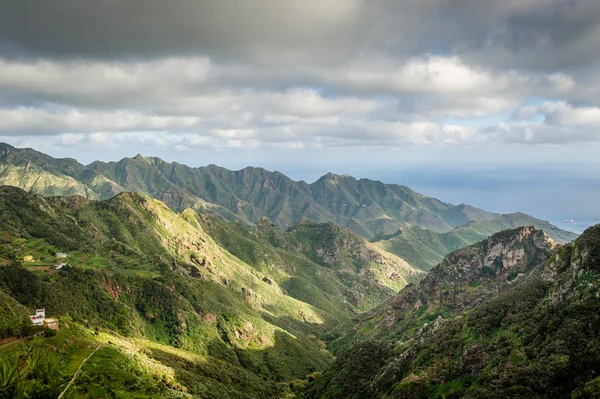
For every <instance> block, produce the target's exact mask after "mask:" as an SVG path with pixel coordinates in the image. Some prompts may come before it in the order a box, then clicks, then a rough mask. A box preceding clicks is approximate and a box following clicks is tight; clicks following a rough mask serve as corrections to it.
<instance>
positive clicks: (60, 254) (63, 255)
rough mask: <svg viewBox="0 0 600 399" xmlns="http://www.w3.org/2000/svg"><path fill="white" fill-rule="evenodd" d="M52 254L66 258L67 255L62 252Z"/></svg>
mask: <svg viewBox="0 0 600 399" xmlns="http://www.w3.org/2000/svg"><path fill="white" fill-rule="evenodd" d="M54 256H55V257H57V258H66V257H67V256H68V255H67V254H65V253H62V252H57V253H56V255H54Z"/></svg>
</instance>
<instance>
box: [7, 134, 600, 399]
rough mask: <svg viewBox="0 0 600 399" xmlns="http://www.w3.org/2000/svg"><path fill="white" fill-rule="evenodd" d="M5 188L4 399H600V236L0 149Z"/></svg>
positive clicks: (372, 193) (391, 197) (216, 175)
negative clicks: (53, 325)
mask: <svg viewBox="0 0 600 399" xmlns="http://www.w3.org/2000/svg"><path fill="white" fill-rule="evenodd" d="M0 182H1V183H2V185H3V186H4V187H0V399H4V398H37V397H49V398H55V397H58V396H59V395H60V394H61V392H63V391H65V389H66V392H67V395H65V396H64V397H88V398H103V397H123V398H155V397H171V398H214V399H217V398H231V399H234V398H236V399H238V398H239V399H258V398H273V399H276V398H277V399H283V398H286V399H291V398H299V399H301V398H304V399H317V398H328V399H336V398H354V399H359V398H360V399H363V398H365V399H366V398H395V399H408V398H415V399H425V398H436V399H442V398H477V399H480V398H481V399H483V398H506V397H509V398H562V397H570V398H575V399H584V398H586V399H591V398H595V397H598V394H599V393H600V388H599V387H600V382H599V381H600V343H599V341H598V336H600V319H598V314H600V299H599V298H600V294H599V291H598V287H600V280H599V277H598V276H599V275H600V274H599V273H598V270H600V269H599V267H600V266H599V265H600V226H595V227H591V228H589V229H588V230H586V231H585V232H584V233H583V234H582V235H581V236H579V237H577V236H576V235H574V234H572V233H570V232H566V231H564V230H561V229H559V228H557V227H556V226H552V225H551V224H549V223H547V222H544V221H541V220H539V219H535V218H533V217H531V216H529V215H525V214H522V213H514V214H508V215H497V214H494V213H490V212H487V211H484V210H480V209H476V208H473V207H470V206H467V205H458V206H455V205H451V204H446V203H443V202H441V201H439V200H437V199H434V198H428V197H426V196H423V195H421V194H418V193H416V192H414V191H412V190H410V189H408V188H406V187H403V186H397V185H386V184H383V183H381V182H375V181H371V180H367V179H361V180H356V179H354V178H352V177H350V176H339V175H332V174H327V175H325V176H323V177H322V178H320V179H319V180H317V181H316V182H315V183H312V184H308V183H305V182H294V181H292V180H291V179H289V178H287V177H285V176H284V175H282V174H280V173H278V172H268V171H265V170H263V169H259V168H246V169H243V170H241V171H228V170H226V169H223V168H219V167H216V166H208V167H205V168H189V167H187V166H184V165H179V164H175V163H173V164H168V163H166V162H163V161H161V160H159V159H157V158H146V157H142V156H137V157H135V158H125V159H123V160H121V161H119V162H116V163H101V162H95V163H92V164H90V165H87V166H84V165H81V164H79V163H78V162H76V161H74V160H72V159H54V158H52V157H49V156H47V155H44V154H41V153H39V152H36V151H34V150H31V149H16V148H13V147H10V146H7V145H3V146H1V149H0ZM162 200H164V201H165V202H162ZM334 201H335V202H334ZM348 204H350V205H351V204H354V205H353V207H354V208H355V209H354V211H352V212H350V211H351V209H350V208H352V206H349V205H348ZM301 205H302V206H301ZM371 211H373V212H371ZM39 308H44V309H45V311H46V314H47V315H48V316H50V317H55V318H57V319H58V322H59V323H60V331H58V332H55V331H53V330H48V329H42V328H41V327H35V326H33V324H32V323H31V321H30V319H29V317H28V315H30V314H32V313H34V312H35V310H36V309H39ZM40 334H41V335H40ZM22 336H25V337H28V339H25V340H19V337H22ZM69 381H73V384H71V385H69Z"/></svg>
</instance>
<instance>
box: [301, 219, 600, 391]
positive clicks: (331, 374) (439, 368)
mask: <svg viewBox="0 0 600 399" xmlns="http://www.w3.org/2000/svg"><path fill="white" fill-rule="evenodd" d="M599 270H600V225H597V226H594V227H591V228H589V229H588V230H586V231H585V232H584V233H583V234H582V235H581V236H580V237H579V238H578V239H577V240H575V241H574V242H573V243H570V244H566V245H563V246H560V245H558V244H556V243H555V242H554V241H553V240H551V239H550V238H549V237H548V236H547V235H545V234H544V233H543V232H541V231H540V230H536V229H535V228H534V227H528V228H520V229H516V230H508V231H504V232H501V233H498V234H496V235H494V236H492V237H490V238H488V239H486V240H484V241H481V242H479V243H477V244H475V245H472V246H469V247H466V248H463V249H461V250H458V251H455V252H453V253H451V254H450V255H448V256H447V257H445V258H444V260H443V261H442V262H441V263H440V264H439V265H438V266H436V267H435V268H433V269H432V270H431V271H430V273H429V274H428V275H427V277H426V278H425V279H423V280H421V281H420V282H419V283H418V284H417V285H409V286H408V287H406V288H405V289H403V290H402V291H400V292H399V293H398V295H396V296H395V297H394V298H392V299H390V300H388V301H386V302H384V303H383V304H382V305H381V306H379V307H377V308H375V309H373V310H371V311H368V312H366V313H364V314H362V315H359V316H357V317H356V318H354V319H353V322H352V323H350V324H346V325H345V326H342V328H338V329H337V330H335V331H334V332H332V333H331V334H330V337H329V340H331V343H330V345H329V346H330V347H331V348H333V349H334V350H335V353H336V355H337V356H336V361H335V362H334V363H333V365H331V366H330V368H329V369H328V370H327V371H326V372H325V373H324V374H323V376H322V377H320V378H318V379H317V380H316V381H315V382H313V383H312V384H311V386H310V387H309V388H308V390H307V391H306V392H305V394H304V396H303V397H304V398H307V399H308V398H329V399H334V398H395V399H408V398H414V399H420V398H440V399H441V398H481V399H483V398H492V399H493V398H567V397H568V398H577V399H581V398H595V397H598V395H599V394H600V383H599V382H598V381H599V380H600V341H599V340H598V337H599V336H600V335H599V334H600V319H599V318H598V311H599V310H600V299H599V297H600V296H599V294H598V289H599V287H600V274H599V272H598V271H599Z"/></svg>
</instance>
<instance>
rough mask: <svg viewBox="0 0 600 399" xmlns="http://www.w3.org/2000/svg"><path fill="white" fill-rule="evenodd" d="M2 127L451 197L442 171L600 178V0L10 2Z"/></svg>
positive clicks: (12, 136)
mask: <svg viewBox="0 0 600 399" xmlns="http://www.w3.org/2000/svg"><path fill="white" fill-rule="evenodd" d="M0 140H2V141H5V142H8V143H10V144H13V145H16V146H30V147H34V148H36V149H38V150H41V151H43V152H46V153H49V154H51V155H54V156H70V157H74V158H77V159H78V160H80V161H82V162H84V163H87V162H91V161H92V160H95V159H101V160H115V159H119V158H121V157H123V156H133V155H135V154H136V153H143V154H146V155H154V156H160V157H162V158H164V159H166V160H169V161H174V160H176V161H179V162H185V163H188V164H191V165H194V166H199V165H204V164H208V163H217V164H220V165H223V166H226V167H230V168H240V167H243V166H246V165H257V166H264V167H267V168H269V169H279V170H282V171H284V172H286V173H288V174H290V175H292V177H295V178H303V179H306V180H309V181H310V180H313V179H314V178H316V177H317V176H318V175H320V174H323V173H325V172H327V171H329V170H332V171H335V172H340V173H344V172H347V173H353V174H355V175H358V176H364V177H374V178H384V177H385V178H386V180H388V181H394V182H400V183H402V182H403V181H404V180H407V179H408V180H410V181H411V182H412V183H413V186H414V185H416V186H420V187H422V188H423V189H424V190H426V191H427V190H429V191H428V193H430V194H444V193H446V195H447V196H448V197H451V198H442V199H447V200H452V201H455V198H454V196H453V195H451V194H449V193H448V192H447V191H444V189H443V187H442V186H445V185H447V183H448V181H451V182H453V181H454V180H453V179H458V183H460V184H458V185H457V187H459V186H460V185H461V184H463V185H464V184H466V183H465V182H466V181H472V182H473V185H474V186H475V187H479V188H480V189H481V190H484V191H481V192H485V190H486V189H483V188H481V185H482V183H481V181H485V180H486V179H485V176H486V173H488V172H486V171H495V172H493V173H495V174H497V173H498V172H499V171H502V170H506V173H505V176H504V178H505V179H509V180H510V179H512V177H513V176H522V175H523V173H524V171H529V172H531V171H532V170H536V171H538V174H536V175H535V176H532V177H531V180H532V181H537V182H539V181H540V179H542V177H544V178H545V180H544V179H542V180H544V181H551V180H549V179H547V177H548V176H549V175H551V176H561V178H563V179H571V180H572V179H574V178H576V177H581V176H582V174H583V175H585V176H586V177H585V179H587V180H585V181H583V182H582V183H581V184H583V185H584V187H586V188H587V189H590V184H591V186H592V187H593V188H597V187H600V172H598V171H599V170H600V156H599V155H600V144H599V142H600V2H599V1H598V0H504V1H497V0H368V1H367V0H302V1H296V0H294V1H292V0H254V1H248V0H220V1H212V0H170V1H164V0H53V1H46V0H19V1H2V2H0ZM408 171H410V174H409V173H408ZM490 173H491V172H490ZM526 174H527V173H526ZM415 176H416V177H415ZM444 176H446V177H444ZM473 176H480V177H481V178H479V177H478V178H477V179H475V178H473ZM452 177H453V178H452ZM516 180H518V179H516ZM516 180H515V181H516ZM442 182H443V183H444V184H442ZM590 182H591V183H590ZM556 185H557V188H556V190H557V191H556V192H557V193H559V191H558V190H559V188H558V187H560V184H556ZM525 186H526V187H531V184H529V183H528V184H525ZM547 190H548V187H546V186H545V189H544V193H546V194H544V195H547ZM505 191H506V190H505ZM563 191H564V190H563ZM596 191H597V190H591V191H590V193H591V194H592V195H593V194H594V193H596ZM465 192H466V191H465ZM536 192H537V191H536ZM588 194H589V193H588ZM528 195H535V193H531V194H528ZM573 195H575V197H580V196H581V194H577V195H576V194H573ZM595 198H596V199H598V197H595ZM469 199H471V198H470V197H467V198H466V199H465V200H464V201H457V202H468V201H469ZM473 200H474V201H475V202H477V201H482V202H484V203H478V205H480V206H483V205H486V204H485V201H486V200H485V196H484V197H482V199H480V200H478V199H476V198H475V197H473ZM567 200H568V198H567ZM565 201H566V200H565ZM565 201H561V202H562V203H563V206H564V205H565ZM567 202H568V201H567ZM489 203H490V204H492V205H493V201H491V200H489ZM571 205H572V204H571ZM494 206H495V207H496V208H502V209H500V210H501V211H504V208H503V207H502V204H499V205H494ZM511 206H513V205H511ZM511 206H505V208H507V210H508V208H510V207H511ZM514 206H515V207H518V206H519V204H518V203H517V204H515V205H514ZM581 206H583V205H581ZM586 206H587V207H590V206H589V205H586ZM577 207H579V205H577ZM578 210H579V209H578ZM559 211H561V210H560V209H554V212H555V213H557V214H558V213H560V212H559ZM585 211H586V212H587V211H590V210H589V209H587V210H585ZM561 212H562V211H561ZM590 212H591V211H590ZM560 214H561V215H562V213H560Z"/></svg>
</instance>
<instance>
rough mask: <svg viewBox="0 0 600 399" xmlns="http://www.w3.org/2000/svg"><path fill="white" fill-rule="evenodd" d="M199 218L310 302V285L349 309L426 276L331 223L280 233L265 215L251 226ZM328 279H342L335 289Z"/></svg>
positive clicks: (239, 254) (244, 256)
mask: <svg viewBox="0 0 600 399" xmlns="http://www.w3.org/2000/svg"><path fill="white" fill-rule="evenodd" d="M199 222H200V223H201V224H202V228H203V229H204V230H205V231H206V232H208V234H209V235H210V236H211V237H213V238H214V239H215V240H216V241H217V242H218V243H219V244H220V245H221V246H223V247H224V248H226V249H227V250H228V251H229V252H231V253H232V254H234V255H235V256H237V257H238V258H240V259H242V260H244V261H245V262H246V263H248V264H250V265H252V266H253V267H255V268H256V269H257V270H259V271H270V273H271V274H272V273H274V272H275V271H279V272H280V273H285V274H287V275H294V276H295V277H294V278H288V279H287V280H286V281H285V282H284V283H283V284H284V286H285V287H286V289H287V290H288V291H289V292H293V293H294V295H295V297H297V298H302V299H303V300H304V301H306V302H309V303H312V302H313V301H315V300H316V298H318V297H319V295H320V294H319V293H318V291H319V290H315V289H314V288H313V289H310V290H307V288H308V287H309V284H310V286H313V287H320V291H322V292H325V293H326V294H328V295H330V294H335V296H334V297H332V298H331V300H339V301H341V302H340V306H343V307H347V308H348V309H350V311H351V312H354V311H356V310H367V309H370V308H372V307H373V306H375V305H377V304H379V303H381V301H383V300H385V299H388V298H389V297H391V296H392V295H393V294H394V293H395V292H397V291H398V290H399V289H400V288H402V287H404V286H405V285H406V284H407V283H409V282H416V281H418V280H419V279H420V278H422V277H423V276H424V273H423V272H421V271H420V270H416V269H414V268H412V267H411V266H410V265H409V264H408V263H406V262H405V261H403V260H402V259H400V258H398V257H396V256H394V255H392V254H389V253H386V252H384V251H382V250H380V249H378V248H376V247H374V246H373V245H372V244H370V243H369V242H368V241H366V240H365V239H364V238H362V237H360V236H358V235H357V234H356V233H354V232H353V231H351V230H349V229H344V228H341V227H339V226H337V225H335V224H333V223H325V224H319V223H315V222H312V221H310V220H308V219H303V220H302V221H300V223H298V225H296V226H295V227H294V228H293V229H291V230H289V231H287V232H283V231H281V230H279V229H277V227H275V225H273V224H272V223H271V222H270V221H269V220H268V219H267V218H263V219H261V220H260V221H259V223H258V225H257V227H256V228H253V229H250V228H248V227H247V226H244V225H241V224H233V223H230V222H226V221H223V220H220V219H218V218H216V217H214V216H209V215H201V216H200V218H199ZM307 260H310V261H307ZM317 265H318V266H317ZM306 281H308V282H310V283H309V284H307V283H306ZM332 281H340V282H342V284H343V286H341V287H340V288H339V289H338V291H337V293H336V292H334V291H331V289H326V288H325V286H331V284H332Z"/></svg>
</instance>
